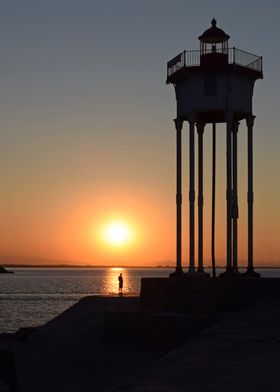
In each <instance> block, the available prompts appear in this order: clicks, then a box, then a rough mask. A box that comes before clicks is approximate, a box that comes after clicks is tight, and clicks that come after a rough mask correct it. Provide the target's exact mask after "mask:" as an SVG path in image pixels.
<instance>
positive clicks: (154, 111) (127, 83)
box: [0, 0, 280, 266]
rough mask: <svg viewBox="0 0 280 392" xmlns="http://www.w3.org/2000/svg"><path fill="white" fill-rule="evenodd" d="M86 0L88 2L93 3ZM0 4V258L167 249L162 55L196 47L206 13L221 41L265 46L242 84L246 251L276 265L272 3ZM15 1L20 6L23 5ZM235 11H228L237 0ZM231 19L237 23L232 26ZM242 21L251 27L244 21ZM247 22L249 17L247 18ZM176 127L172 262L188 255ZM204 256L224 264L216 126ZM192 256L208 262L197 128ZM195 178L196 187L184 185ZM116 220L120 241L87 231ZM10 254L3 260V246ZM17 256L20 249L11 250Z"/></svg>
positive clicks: (148, 253) (102, 257)
mask: <svg viewBox="0 0 280 392" xmlns="http://www.w3.org/2000/svg"><path fill="white" fill-rule="evenodd" d="M97 3H98V2H97ZM97 3H96V4H95V2H87V1H86V2H82V4H83V5H82V6H81V5H80V3H79V4H78V3H77V4H76V5H75V4H74V3H73V4H72V3H71V6H70V5H69V6H68V7H67V9H65V7H62V2H57V4H56V5H55V6H54V5H53V4H52V2H50V3H49V2H45V3H44V5H42V4H41V6H39V5H38V6H36V5H34V4H33V5H32V7H31V6H30V5H29V6H28V2H27V3H25V2H24V3H17V6H16V7H15V6H13V4H12V2H6V3H5V5H4V4H3V7H2V11H1V12H2V15H3V18H2V19H3V20H2V23H1V25H0V29H2V31H1V32H2V34H0V40H1V53H2V54H1V58H2V60H1V61H2V64H1V91H0V99H1V108H2V115H1V120H0V121H1V128H0V129H1V143H0V156H1V165H0V178H1V182H0V191H1V206H0V209H1V214H0V238H1V241H0V257H1V260H4V259H5V256H7V257H8V256H16V258H15V259H14V260H16V261H17V262H18V261H19V260H21V257H32V258H33V261H34V263H36V260H38V259H42V258H45V259H51V260H65V262H73V263H78V264H92V265H98V264H99V265H104V264H109V265H116V266H117V265H119V264H126V265H157V264H167V263H168V264H171V263H172V262H173V263H174V262H175V249H176V247H175V213H176V207H175V130H174V125H173V121H172V119H173V118H174V117H175V97H174V91H173V87H171V86H166V85H165V77H166V62H167V61H168V60H170V59H171V58H172V57H174V56H175V55H176V54H178V53H179V52H180V51H182V50H183V49H198V48H199V46H198V40H197V36H198V35H200V34H201V33H202V32H203V31H204V30H205V29H206V28H207V27H208V25H209V23H210V20H211V18H212V17H213V15H214V14H215V17H216V18H217V20H218V22H219V25H221V27H222V28H223V29H224V30H225V31H226V32H227V33H229V34H230V35H231V40H230V45H231V46H237V47H240V48H241V49H244V50H248V51H251V52H253V53H256V54H260V55H263V56H264V80H261V81H257V83H256V87H255V94H254V113H255V114H256V122H255V129H254V142H255V145H254V159H255V166H254V191H255V204H254V208H255V215H254V219H255V220H254V228H255V246H254V250H255V261H256V264H258V263H259V264H260V263H261V264H264V263H266V262H279V265H280V247H279V233H280V209H279V206H278V203H279V199H280V179H279V170H278V169H279V167H280V157H279V151H278V150H279V145H280V133H279V125H278V123H279V121H278V117H279V114H278V112H279V101H280V85H279V83H280V82H279V75H278V74H279V69H278V68H279V67H278V64H279V57H277V56H278V54H277V53H275V51H274V50H273V49H274V48H276V47H278V41H277V40H278V36H279V34H278V19H277V18H278V15H279V12H278V13H277V12H276V8H279V5H278V4H277V5H276V4H275V3H273V4H274V5H273V7H269V6H268V5H267V6H263V3H262V2H254V21H253V22H250V21H248V14H251V6H250V5H249V4H244V2H242V3H241V1H239V0H236V1H235V2H234V3H232V4H231V5H229V4H226V3H225V4H222V3H221V2H220V1H213V2H211V5H210V3H209V4H205V7H203V8H201V7H200V6H199V4H198V3H197V2H195V1H192V2H191V5H192V13H191V14H190V13H189V12H188V9H189V8H188V7H189V5H186V3H185V2H181V1H179V0H178V1H177V0H176V7H177V8H176V10H177V11H176V15H175V14H174V15H173V16H172V17H171V18H170V2H161V7H158V5H157V3H156V2H155V3H153V2H152V3H151V2H146V1H144V2H141V3H135V2H133V6H132V3H131V2H127V1H124V2H121V3H119V2H110V7H106V5H105V2H104V4H103V3H102V2H100V4H99V3H98V4H97ZM24 4H25V5H24ZM93 4H94V6H93ZM241 6H242V7H243V9H244V13H243V14H242V15H241V14H240V7H241ZM236 20H238V27H237V25H236ZM248 23H250V28H249V29H248ZM259 25H261V26H262V29H259ZM187 135H188V133H187V127H186V126H185V129H184V148H183V151H184V158H183V203H184V205H183V264H184V265H186V264H187V261H188V153H187V152H188V143H187V139H188V137H187ZM217 139H218V140H217V165H218V170H217V235H216V238H217V241H216V248H217V260H218V262H219V263H222V264H224V263H225V253H226V252H225V247H226V243H225V231H226V222H225V215H226V206H225V172H226V165H225V132H224V128H223V127H222V126H219V127H218V129H217ZM204 144H205V160H204V170H205V203H204V205H205V223H204V234H205V235H204V237H205V239H204V241H205V242H204V254H205V263H206V264H209V262H210V230H211V222H210V213H211V175H210V172H211V154H210V151H211V134H210V128H209V129H208V130H206V132H205V139H204ZM246 170H247V169H246V129H245V125H244V124H241V126H240V131H239V173H238V175H239V207H240V219H239V228H240V230H239V258H240V260H246V254H247V244H246V229H247V209H246V208H247V207H246V192H247V189H246V186H247V185H246V181H247V179H246V178H247V177H246ZM196 189H197V187H196ZM115 219H118V220H121V221H123V222H124V223H127V225H129V226H130V227H131V228H132V230H133V232H134V237H133V240H132V241H130V242H128V243H127V244H126V245H125V244H124V246H123V247H121V246H119V247H114V246H110V245H109V244H108V243H106V242H104V241H102V240H101V239H100V230H101V229H102V227H103V226H104V225H107V224H109V223H110V222H113V221H114V220H115ZM9 260H11V259H10V258H9ZM22 260H24V261H25V260H26V259H22Z"/></svg>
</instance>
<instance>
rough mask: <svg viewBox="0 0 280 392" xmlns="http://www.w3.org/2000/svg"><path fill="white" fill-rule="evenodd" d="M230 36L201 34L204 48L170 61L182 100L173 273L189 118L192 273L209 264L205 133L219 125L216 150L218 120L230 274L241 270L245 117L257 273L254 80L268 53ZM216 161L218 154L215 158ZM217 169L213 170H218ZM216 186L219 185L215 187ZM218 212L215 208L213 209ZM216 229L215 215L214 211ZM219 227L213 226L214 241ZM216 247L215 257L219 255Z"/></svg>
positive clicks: (213, 31)
mask: <svg viewBox="0 0 280 392" xmlns="http://www.w3.org/2000/svg"><path fill="white" fill-rule="evenodd" d="M229 38H230V37H229V35H227V34H226V33H225V32H224V31H223V30H222V29H220V28H218V27H217V22H216V20H215V19H213V20H212V26H211V27H210V28H209V29H207V30H206V31H205V32H204V33H203V34H202V35H201V36H200V37H199V41H200V49H199V50H191V51H184V52H182V53H180V54H178V55H177V56H176V57H175V58H173V59H172V60H171V61H169V62H168V63H167V81H166V83H167V84H173V86H174V88H175V94H176V101H177V116H176V119H175V120H174V121H175V128H176V151H177V157H176V158H177V195H176V205H177V207H176V208H177V234H176V240H177V252H176V253H177V255H176V256H177V260H176V270H175V272H174V273H173V274H172V275H173V276H181V275H183V270H182V256H181V250H182V216H181V207H182V175H181V164H182V147H181V140H182V128H183V123H184V121H186V122H188V123H189V268H188V271H187V275H189V276H193V275H194V276H197V275H202V276H203V275H204V274H205V271H204V265H203V134H204V130H205V126H206V124H211V126H212V130H213V143H214V144H213V152H214V151H215V135H216V124H217V123H225V127H226V173H227V179H226V192H225V194H226V201H227V212H226V215H227V216H226V222H227V223H226V233H227V236H226V238H227V240H226V241H227V244H226V245H227V246H226V249H227V252H226V271H225V273H224V276H233V275H239V272H238V241H237V239H238V224H237V222H238V181H237V163H238V154H237V135H238V126H239V123H240V121H242V120H245V121H246V125H247V133H248V173H247V177H248V193H247V203H248V265H247V272H246V274H245V275H246V276H248V277H256V276H258V274H257V273H256V272H255V271H254V263H253V126H254V119H255V116H254V115H253V113H252V99H253V90H254V83H255V81H256V80H257V79H262V77H263V74H262V57H259V56H256V55H254V54H251V53H248V52H245V51H243V50H240V49H237V48H229V46H228V41H229ZM195 128H196V130H197V134H198V136H197V139H198V181H197V184H198V194H197V195H198V196H197V206H198V230H197V234H198V241H197V242H198V252H197V267H196V264H195ZM213 162H214V159H213ZM214 173H215V170H213V175H214ZM213 189H214V188H213ZM212 211H215V210H213V209H212ZM212 218H213V221H212V228H213V227H214V226H213V222H214V215H213V214H212ZM213 241H214V230H212V245H213ZM213 253H214V251H213V249H212V258H213V257H214V256H213Z"/></svg>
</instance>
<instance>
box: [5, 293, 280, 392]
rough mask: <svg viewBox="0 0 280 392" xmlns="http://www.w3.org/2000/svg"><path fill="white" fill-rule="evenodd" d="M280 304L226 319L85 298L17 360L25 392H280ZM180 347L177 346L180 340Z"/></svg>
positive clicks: (13, 343) (21, 346) (26, 344)
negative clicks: (149, 309)
mask: <svg viewBox="0 0 280 392" xmlns="http://www.w3.org/2000/svg"><path fill="white" fill-rule="evenodd" d="M279 330H280V300H278V299H264V300H263V301H262V302H260V303H259V304H257V305H255V306H254V307H253V308H251V309H249V310H242V311H239V312H235V313H222V314H219V315H215V316H213V315H205V316H203V315H198V316H197V315H188V314H176V313H160V312H150V313H149V312H141V311H140V310H139V298H138V297H120V298H119V297H94V296H93V297H85V298H83V299H82V300H81V301H79V302H78V303H77V304H75V305H73V306H72V307H71V308H69V309H68V310H66V311H65V312H64V313H62V314H61V315H60V316H58V317H56V318H55V319H53V320H52V321H50V322H49V323H47V324H46V325H45V326H43V327H41V328H39V329H38V330H37V331H35V332H33V333H32V334H31V335H30V337H29V339H28V340H27V341H25V340H23V341H22V340H13V339H0V348H1V349H9V350H11V351H12V352H13V353H14V356H15V362H16V371H17V375H18V384H19V391H20V392H35V391H36V392H38V391H40V392H49V391H52V392H61V391H67V392H74V391H75V392H76V391H83V392H89V391H118V392H120V391H132V392H133V391H137V392H139V391H155V392H156V391H160V392H166V391H169V392H170V391H178V392H179V391H180V392H181V391H188V392H192V391H207V392H209V391H215V392H217V391H218V392H219V391H223V392H224V391H237V390H238V391H240V392H243V391H244V392H245V391H246V392H250V391H252V392H253V391H254V392H256V391H262V392H263V391H270V392H271V391H272V392H273V391H279V390H280V379H279V377H278V368H279V357H280V335H279ZM174 336H175V337H176V336H177V338H178V340H176V339H175V340H174V341H173V340H172V339H171V338H172V337H174Z"/></svg>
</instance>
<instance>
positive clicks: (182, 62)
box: [167, 48, 262, 78]
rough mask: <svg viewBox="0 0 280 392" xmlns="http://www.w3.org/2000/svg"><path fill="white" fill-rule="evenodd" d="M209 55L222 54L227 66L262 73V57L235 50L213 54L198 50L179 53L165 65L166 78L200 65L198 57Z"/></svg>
mask: <svg viewBox="0 0 280 392" xmlns="http://www.w3.org/2000/svg"><path fill="white" fill-rule="evenodd" d="M210 53H222V54H226V55H228V63H229V64H237V65H240V66H241V67H245V68H249V69H252V70H254V71H257V72H262V57H260V56H256V55H255V54H252V53H249V52H246V51H244V50H241V49H237V48H229V49H216V51H215V52H213V51H212V50H211V49H210V50H207V51H204V52H203V53H201V52H200V50H184V51H183V52H182V53H179V54H178V55H177V56H176V57H174V58H173V59H172V60H170V61H168V63H167V78H169V77H170V76H171V75H173V74H174V73H175V72H177V71H179V70H180V69H182V68H185V67H195V66H199V65H200V57H201V55H204V54H210Z"/></svg>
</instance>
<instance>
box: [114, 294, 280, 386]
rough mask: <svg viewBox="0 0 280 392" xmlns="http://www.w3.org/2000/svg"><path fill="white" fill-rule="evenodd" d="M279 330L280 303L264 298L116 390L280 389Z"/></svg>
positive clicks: (226, 319)
mask: <svg viewBox="0 0 280 392" xmlns="http://www.w3.org/2000/svg"><path fill="white" fill-rule="evenodd" d="M279 331H280V301H269V300H267V301H264V302H263V303H261V304H259V305H257V306H255V307H254V308H253V309H251V310H248V311H242V312H238V313H234V314H231V315H229V316H228V317H226V318H225V319H224V320H223V321H221V322H220V323H217V324H215V325H214V326H212V327H210V328H209V329H207V330H205V331H204V332H202V333H201V334H200V335H199V336H197V337H196V338H194V339H192V340H191V341H189V342H188V343H186V344H184V345H183V346H182V347H181V348H179V349H177V350H174V351H173V352H171V353H170V354H168V355H167V356H165V357H164V358H163V359H161V360H159V361H157V362H156V363H153V364H152V365H150V366H147V367H146V368H145V369H144V370H142V371H140V372H139V373H138V374H137V375H136V376H135V377H133V378H132V379H130V380H129V381H128V382H127V383H125V384H123V385H121V386H119V387H118V388H116V389H114V391H115V392H120V391H122V392H126V391H130V392H144V391H145V392H148V391H149V392H150V391H153V392H166V391H168V392H182V391H188V392H202V391H205V392H224V391H227V392H236V391H239V392H264V391H269V392H276V391H279V390H280V377H279V356H280V334H279Z"/></svg>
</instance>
